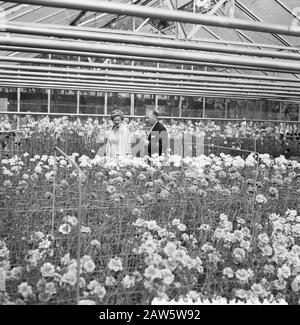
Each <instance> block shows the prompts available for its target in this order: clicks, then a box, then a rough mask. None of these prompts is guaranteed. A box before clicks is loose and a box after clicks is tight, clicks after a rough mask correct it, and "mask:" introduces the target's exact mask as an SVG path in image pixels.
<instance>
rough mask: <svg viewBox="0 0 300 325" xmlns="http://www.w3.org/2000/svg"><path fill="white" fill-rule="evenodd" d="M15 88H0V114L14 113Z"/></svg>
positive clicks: (15, 102)
mask: <svg viewBox="0 0 300 325" xmlns="http://www.w3.org/2000/svg"><path fill="white" fill-rule="evenodd" d="M17 110H18V104H17V88H0V112H16V111H17Z"/></svg>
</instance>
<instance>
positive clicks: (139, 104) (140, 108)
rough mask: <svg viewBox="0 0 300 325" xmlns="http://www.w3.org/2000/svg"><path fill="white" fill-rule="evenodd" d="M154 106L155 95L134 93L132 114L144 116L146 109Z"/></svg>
mask: <svg viewBox="0 0 300 325" xmlns="http://www.w3.org/2000/svg"><path fill="white" fill-rule="evenodd" d="M154 107H155V95H148V94H135V97H134V114H135V115H141V116H144V115H145V113H146V110H147V109H153V108H154Z"/></svg>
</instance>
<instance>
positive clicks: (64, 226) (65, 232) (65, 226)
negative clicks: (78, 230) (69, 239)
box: [59, 223, 72, 235]
mask: <svg viewBox="0 0 300 325" xmlns="http://www.w3.org/2000/svg"><path fill="white" fill-rule="evenodd" d="M71 230H72V228H71V226H70V225H69V224H68V223H64V224H62V225H61V226H60V227H59V232H60V233H62V234H63V235H68V234H69V233H70V232H71Z"/></svg>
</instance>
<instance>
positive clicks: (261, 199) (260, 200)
mask: <svg viewBox="0 0 300 325" xmlns="http://www.w3.org/2000/svg"><path fill="white" fill-rule="evenodd" d="M255 200H256V202H257V203H260V204H265V203H267V201H268V200H267V199H266V198H265V197H264V196H263V195H262V194H258V195H257V196H256V198H255Z"/></svg>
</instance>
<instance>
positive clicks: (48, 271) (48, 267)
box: [41, 263, 55, 277]
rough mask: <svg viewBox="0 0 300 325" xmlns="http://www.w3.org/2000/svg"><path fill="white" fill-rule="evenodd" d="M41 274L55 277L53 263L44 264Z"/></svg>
mask: <svg viewBox="0 0 300 325" xmlns="http://www.w3.org/2000/svg"><path fill="white" fill-rule="evenodd" d="M41 273H42V276H44V277H53V276H54V273H55V267H54V266H53V265H52V264H51V263H44V264H43V266H42V267H41Z"/></svg>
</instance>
